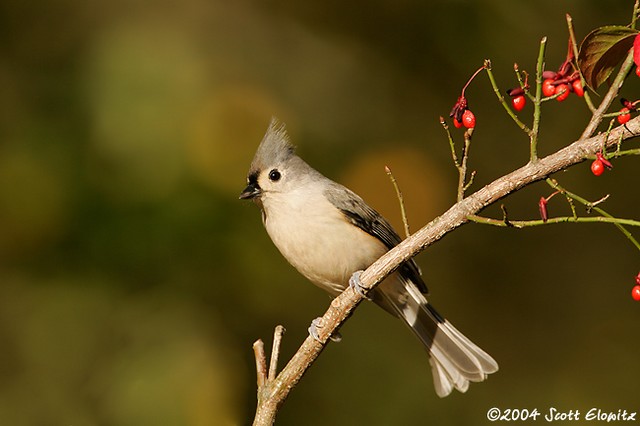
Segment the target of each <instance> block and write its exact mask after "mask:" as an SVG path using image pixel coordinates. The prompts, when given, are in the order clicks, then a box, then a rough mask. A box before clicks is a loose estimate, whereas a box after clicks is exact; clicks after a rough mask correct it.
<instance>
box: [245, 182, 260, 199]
mask: <svg viewBox="0 0 640 426" xmlns="http://www.w3.org/2000/svg"><path fill="white" fill-rule="evenodd" d="M261 193H262V190H261V189H260V187H259V186H258V184H257V183H250V184H249V185H247V187H246V188H245V189H244V191H242V193H241V194H240V199H241V200H251V199H253V198H256V197H257V196H259V195H260V194H261Z"/></svg>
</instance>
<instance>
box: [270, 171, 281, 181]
mask: <svg viewBox="0 0 640 426" xmlns="http://www.w3.org/2000/svg"><path fill="white" fill-rule="evenodd" d="M280 177H282V175H281V174H280V172H279V171H278V169H273V170H271V171H270V172H269V180H270V181H273V182H277V181H279V180H280Z"/></svg>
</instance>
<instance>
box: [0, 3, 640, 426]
mask: <svg viewBox="0 0 640 426" xmlns="http://www.w3.org/2000/svg"><path fill="white" fill-rule="evenodd" d="M631 9H632V2H630V1H627V2H622V1H619V2H603V1H599V0H590V1H585V0H582V1H577V0H575V1H564V2H557V1H539V0H537V1H527V2H511V1H506V0H484V1H476V2H471V1H462V0H461V1H410V0H407V1H391V0H384V1H382V0H380V1H369V2H343V1H332V0H329V1H327V0H325V1H311V2H297V1H292V0H265V1H250V0H246V1H236V2H228V1H221V0H181V1H177V0H159V1H145V0H131V1H118V0H115V1H110V2H107V1H80V0H50V1H46V0H45V1H41V2H30V1H14V0H6V1H3V2H2V3H0V111H1V114H0V424H2V425H73V426H78V425H138V426H140V425H236V424H247V423H250V421H251V419H252V416H253V412H254V408H255V367H254V360H253V353H252V350H251V345H252V343H253V342H254V341H255V340H256V339H258V338H263V339H265V341H266V343H267V346H269V345H270V342H271V336H272V333H273V328H274V326H275V325H277V324H283V325H284V326H285V327H286V328H287V330H288V331H287V334H286V335H285V340H284V345H283V358H286V359H288V358H289V357H290V356H291V355H292V354H293V352H294V351H295V350H296V349H297V347H298V345H299V344H300V343H301V341H302V339H303V338H304V337H305V336H306V333H307V331H306V330H307V327H308V325H309V323H310V321H311V320H312V319H313V318H315V317H316V316H319V315H321V314H322V313H323V312H324V310H325V309H326V307H327V306H328V303H329V298H328V297H327V296H326V295H325V294H324V293H323V292H321V291H320V290H318V289H316V288H315V287H313V286H312V285H310V284H309V283H308V282H306V281H305V279H303V278H302V277H301V276H300V275H298V274H297V272H296V271H294V270H293V268H292V267H290V266H289V265H288V264H287V263H286V262H285V261H284V260H283V258H282V257H281V256H280V255H279V253H278V252H277V250H276V249H275V247H274V246H273V245H272V243H271V242H270V240H269V238H268V236H267V234H266V232H265V231H264V230H263V228H262V225H261V223H260V214H259V212H258V209H257V208H256V207H255V206H253V205H251V203H246V202H240V201H239V200H238V199H237V198H238V194H239V192H240V191H241V190H242V189H243V187H244V184H245V173H246V171H247V169H248V166H249V163H250V161H251V158H252V156H253V152H254V150H255V148H256V147H257V144H258V143H259V141H260V139H261V137H262V134H263V133H264V131H265V129H266V126H267V124H268V122H269V119H270V117H271V116H272V115H276V116H278V117H279V118H280V119H282V120H283V121H285V122H286V123H287V124H288V128H289V131H290V134H291V138H292V140H293V141H294V143H295V144H297V145H298V146H299V153H300V154H301V155H302V156H303V157H304V158H305V159H306V160H307V161H308V162H310V163H311V164H312V165H314V166H315V167H316V168H317V169H319V170H321V171H322V172H323V173H325V174H326V175H328V176H330V177H331V178H333V179H334V180H337V181H339V182H341V183H344V184H346V185H347V186H349V187H350V188H351V189H353V190H355V191H356V192H358V193H360V194H361V195H362V196H363V197H364V198H365V199H366V200H367V201H368V202H369V203H370V204H371V205H373V206H374V207H375V208H377V209H378V210H379V211H380V212H382V213H383V214H384V215H385V216H387V217H388V218H389V219H390V220H391V221H392V223H394V224H395V226H397V227H398V228H399V229H400V228H401V222H400V219H399V217H400V215H399V212H398V206H397V201H396V197H395V194H394V191H393V187H392V186H391V184H390V183H389V181H388V178H387V176H386V175H385V173H384V166H385V165H388V166H389V167H390V168H391V169H392V170H393V171H394V174H395V176H396V178H397V180H398V182H399V184H400V186H401V187H402V190H403V192H404V195H405V199H406V203H407V208H408V214H409V219H410V223H411V225H412V228H413V229H414V230H415V229H418V228H419V227H420V226H422V225H424V224H425V223H427V222H428V221H430V220H431V219H433V218H434V217H435V216H437V215H438V214H440V213H441V212H443V211H444V210H446V209H447V208H448V207H449V206H450V205H451V204H452V203H453V201H454V199H455V186H456V179H457V175H456V172H455V169H454V167H453V166H452V163H451V158H450V153H449V147H448V144H447V141H446V138H445V134H444V132H443V131H442V129H441V127H440V125H439V123H438V117H439V116H440V115H445V116H446V115H447V114H448V112H449V110H450V109H451V107H452V105H453V103H454V102H455V100H456V98H457V96H458V95H459V93H460V89H461V87H462V85H463V84H464V83H465V82H466V80H467V78H468V77H469V76H470V75H471V74H472V73H473V71H474V70H476V69H477V68H478V67H479V66H481V65H482V61H483V59H485V58H491V60H492V62H493V66H494V71H495V74H496V76H497V78H498V80H499V84H500V85H501V86H502V88H503V89H507V88H509V87H513V86H515V85H516V81H515V78H514V75H513V71H512V69H513V63H514V62H518V64H519V65H520V68H521V69H524V70H528V71H533V69H534V61H535V58H536V55H537V50H538V43H539V40H540V38H541V37H542V36H544V35H547V36H549V49H548V60H547V63H548V68H550V69H554V68H556V67H557V66H558V65H559V64H560V63H561V62H562V60H563V59H564V55H565V52H566V40H567V31H566V25H565V17H564V14H565V12H569V13H571V14H572V15H573V17H574V20H575V26H576V31H577V34H578V37H579V38H582V37H584V35H586V34H587V32H588V31H590V30H591V29H593V28H595V27H597V26H600V25H605V24H626V23H628V21H629V20H630V15H631ZM632 77H633V78H630V81H629V84H628V85H627V86H626V87H625V89H624V90H623V94H624V95H626V96H627V97H628V98H631V99H637V98H638V97H640V96H638V93H639V92H640V84H638V79H636V78H635V75H632ZM467 96H468V98H469V101H470V105H471V108H472V109H473V111H474V112H475V114H476V117H477V120H478V124H477V129H476V133H475V137H474V144H473V146H472V153H471V168H472V169H474V170H477V172H478V174H477V177H476V183H475V184H474V187H473V188H479V187H480V186H481V185H484V184H486V183H488V182H490V181H491V180H493V179H495V178H496V177H499V176H501V175H502V174H504V173H506V172H509V171H511V170H512V169H514V168H516V167H518V166H520V165H522V164H524V163H525V162H526V159H527V155H528V145H527V140H526V138H525V137H524V135H523V134H522V133H520V132H519V130H518V129H517V128H516V127H515V126H514V125H513V123H512V122H511V121H510V120H509V119H508V117H507V116H506V115H505V114H504V111H502V110H501V107H500V106H499V105H498V104H497V102H496V101H495V97H494V95H493V93H492V92H491V90H490V86H489V84H488V80H487V78H486V76H485V75H480V77H479V78H478V79H477V80H476V81H475V82H474V83H473V84H472V85H471V87H470V88H469V89H468V91H467ZM545 106H546V108H545V110H544V115H543V121H542V134H541V142H540V150H541V153H542V154H548V153H551V152H553V151H554V150H556V149H558V148H559V147H561V146H563V145H565V144H567V143H568V142H570V141H572V140H574V139H575V138H577V137H578V136H579V134H580V132H581V130H582V128H583V127H584V125H585V123H586V121H587V119H588V116H589V114H588V110H587V108H586V106H585V105H584V103H583V102H581V100H580V99H578V98H577V97H575V96H571V97H570V98H569V99H568V100H567V101H565V102H563V103H562V104H560V103H557V102H551V103H549V104H546V105H545ZM531 111H532V108H531V106H530V105H528V106H527V107H526V109H525V110H524V111H523V112H522V113H521V114H520V115H521V116H522V117H523V118H524V119H525V120H527V121H528V122H530V114H531ZM454 130H455V129H454ZM454 135H455V137H456V138H457V139H458V140H460V139H461V132H460V131H454ZM630 144H635V143H634V142H630ZM636 146H637V144H636ZM638 176H639V174H638V160H637V158H624V159H619V160H616V161H615V169H614V170H613V171H612V172H608V173H605V175H604V176H602V177H600V178H595V177H594V176H593V175H591V173H590V172H589V166H588V164H582V165H579V166H577V167H574V168H573V169H571V170H569V171H567V172H564V173H561V174H559V175H558V176H557V177H558V178H559V179H560V181H561V183H562V184H564V185H565V186H566V187H568V188H569V189H571V190H573V191H575V192H578V193H580V194H581V195H583V196H584V197H586V198H589V199H594V200H595V199H598V198H600V197H602V196H603V195H605V194H608V193H611V194H612V195H611V198H610V200H608V201H607V203H606V208H607V209H608V210H609V211H610V212H611V213H613V214H615V215H618V216H622V217H630V218H636V219H637V218H638V217H639V209H638V205H639V204H638V200H639V197H640V186H639V185H638V182H639V180H638ZM550 192H551V191H550V189H549V188H548V187H547V186H546V185H544V184H537V185H534V186H532V187H530V188H527V189H526V190H524V191H522V192H521V193H518V194H516V195H515V196H513V197H511V198H509V199H508V200H507V201H506V204H507V206H508V208H509V212H510V214H511V216H512V218H514V219H515V218H536V217H537V216H538V213H537V200H538V199H539V198H540V197H541V196H546V195H548V194H549V193H550ZM549 209H550V212H551V215H554V214H567V213H568V212H569V209H568V207H567V206H566V203H564V202H563V200H562V199H561V198H560V197H556V198H554V199H553V200H552V201H551V202H550V205H549ZM486 213H487V214H492V215H495V216H498V217H499V215H500V211H499V208H498V207H497V206H496V207H493V208H491V209H489V210H488V211H487V212H486ZM638 259H639V257H638V252H637V251H636V250H635V249H634V248H633V246H632V245H631V244H629V243H628V241H626V240H625V238H624V237H623V236H622V235H621V234H620V233H619V232H617V231H616V230H615V228H613V227H611V226H606V225H580V226H578V225H561V226H549V227H545V228H537V229H529V230H523V231H516V230H511V229H506V230H505V229H498V228H489V227H483V226H480V225H468V226H465V227H463V228H461V229H459V230H457V231H456V232H454V233H453V234H451V235H449V236H447V237H446V238H444V239H443V240H442V241H440V242H439V243H437V244H436V245H434V246H433V247H430V248H429V249H428V250H427V251H426V252H424V253H422V254H421V255H419V256H418V258H417V260H418V262H419V264H420V265H421V266H422V268H423V270H424V271H425V277H426V281H427V283H428V284H429V286H430V289H431V292H432V298H431V300H432V301H433V303H434V304H435V305H436V306H437V307H438V308H439V310H441V311H442V312H443V313H444V314H445V315H446V316H447V317H448V318H450V319H451V321H452V322H453V323H454V324H455V325H456V326H457V327H458V328H459V329H460V330H462V331H463V332H464V333H465V334H466V335H467V336H469V337H470V338H471V339H472V340H473V341H475V342H476V343H477V344H479V345H480V346H481V347H483V348H484V349H486V350H487V351H488V352H489V353H491V354H492V355H493V356H494V357H495V359H496V360H497V361H498V362H499V364H500V368H501V369H500V371H499V372H498V373H497V374H495V375H492V376H491V377H490V379H489V380H488V381H487V382H486V383H483V384H479V385H478V384H474V385H472V386H471V388H470V390H469V392H468V393H467V394H465V395H462V394H454V395H452V396H450V397H448V398H446V399H443V400H441V399H438V398H437V397H436V396H435V393H434V392H433V388H432V379H431V373H430V369H429V366H428V363H427V358H426V355H425V353H424V351H423V350H422V348H421V347H420V345H419V344H418V342H417V341H416V340H415V339H414V338H413V336H412V335H411V333H409V332H408V331H407V330H405V329H404V328H403V327H402V325H401V324H400V322H398V321H395V320H393V319H392V318H391V317H389V316H388V315H387V314H386V313H384V312H382V310H378V309H376V308H375V307H373V306H370V305H369V304H364V305H363V306H361V307H360V308H359V309H358V311H357V312H356V314H355V315H354V316H353V317H352V318H351V320H350V321H349V322H348V323H347V324H346V325H345V327H344V328H343V330H342V333H343V335H344V340H343V341H342V343H340V344H331V345H330V346H329V348H328V349H327V350H326V351H325V352H324V353H323V355H322V356H321V358H320V359H319V360H318V362H317V364H316V365H314V366H313V367H312V368H311V370H310V371H309V373H308V374H307V375H306V376H305V378H304V379H303V381H302V382H301V383H300V384H299V385H298V387H297V388H296V389H295V390H294V391H293V393H292V394H291V396H290V398H289V400H288V401H287V402H286V404H285V405H284V407H283V408H282V410H281V412H280V414H279V416H278V423H279V424H282V425H300V424H305V425H326V424H332V425H353V424H368V425H390V424H427V423H430V424H438V425H467V424H483V423H484V422H486V412H487V410H488V409H489V408H490V407H493V406H496V407H500V408H538V409H539V410H544V411H546V410H547V409H548V408H549V407H556V408H558V409H567V410H568V409H579V410H581V411H583V412H584V411H586V410H588V409H589V408H591V407H601V408H603V409H605V410H617V409H619V408H626V409H628V410H629V409H631V410H633V409H635V410H638V409H640V407H638V391H639V390H640V385H639V384H638V383H639V382H638V374H637V371H636V365H637V353H638V350H639V349H640V343H639V340H638V335H639V332H640V322H639V321H638V320H639V319H640V305H638V304H637V303H635V302H633V301H632V300H631V298H630V296H629V292H630V289H631V287H632V285H633V277H634V275H635V274H636V273H637V272H638V269H639V264H640V262H638Z"/></svg>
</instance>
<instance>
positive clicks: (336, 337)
mask: <svg viewBox="0 0 640 426" xmlns="http://www.w3.org/2000/svg"><path fill="white" fill-rule="evenodd" d="M323 322H324V321H323V319H322V317H318V318H316V319H314V320H313V321H311V325H310V326H309V335H310V336H311V337H313V338H314V339H315V340H317V341H318V342H320V343H322V340H321V339H320V334H319V333H318V331H319V329H321V328H322V327H324V324H323ZM329 339H331V341H332V342H336V343H337V342H339V341H341V340H342V335H341V334H340V333H339V332H337V331H336V332H334V333H333V334H332V335H331V336H329Z"/></svg>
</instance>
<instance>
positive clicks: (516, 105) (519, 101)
mask: <svg viewBox="0 0 640 426" xmlns="http://www.w3.org/2000/svg"><path fill="white" fill-rule="evenodd" d="M511 103H512V104H513V109H515V110H516V111H522V109H523V108H524V106H525V104H526V103H527V100H526V98H525V97H524V95H518V96H516V97H515V98H513V99H511Z"/></svg>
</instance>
